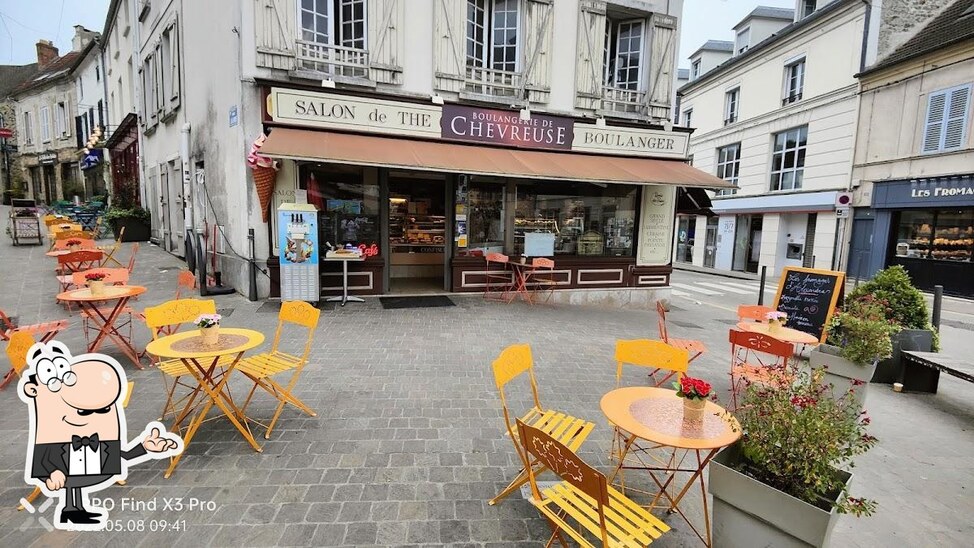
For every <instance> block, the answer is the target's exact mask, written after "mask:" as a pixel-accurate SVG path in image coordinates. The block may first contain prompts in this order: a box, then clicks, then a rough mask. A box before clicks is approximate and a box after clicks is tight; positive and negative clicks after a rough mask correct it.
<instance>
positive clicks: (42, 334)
mask: <svg viewBox="0 0 974 548" xmlns="http://www.w3.org/2000/svg"><path fill="white" fill-rule="evenodd" d="M67 327H68V320H55V321H51V322H41V323H35V324H30V325H17V324H16V323H15V322H14V321H13V320H12V319H10V316H7V315H6V314H4V313H3V310H0V340H4V341H7V340H10V335H12V334H13V332H14V331H27V332H28V333H30V334H31V335H35V336H38V337H39V338H40V341H41V342H47V341H49V340H51V339H53V338H54V337H56V336H57V334H58V333H60V332H61V331H63V330H64V329H66V328H67Z"/></svg>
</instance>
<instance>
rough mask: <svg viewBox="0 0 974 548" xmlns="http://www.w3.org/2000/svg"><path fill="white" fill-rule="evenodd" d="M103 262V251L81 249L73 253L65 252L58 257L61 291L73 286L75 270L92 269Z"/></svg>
mask: <svg viewBox="0 0 974 548" xmlns="http://www.w3.org/2000/svg"><path fill="white" fill-rule="evenodd" d="M100 262H101V253H99V252H97V251H91V250H81V251H72V252H71V253H65V254H64V255H60V256H58V258H57V264H58V274H59V275H58V277H57V280H58V284H60V286H61V291H67V290H68V289H70V288H71V285H72V283H73V278H72V277H71V274H74V273H75V272H82V271H85V270H90V269H92V268H94V267H96V266H98V264H99V263H100Z"/></svg>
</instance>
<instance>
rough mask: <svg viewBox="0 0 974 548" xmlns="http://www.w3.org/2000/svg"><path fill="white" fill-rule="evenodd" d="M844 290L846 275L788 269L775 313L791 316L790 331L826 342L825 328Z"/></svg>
mask: <svg viewBox="0 0 974 548" xmlns="http://www.w3.org/2000/svg"><path fill="white" fill-rule="evenodd" d="M844 287H845V273H844V272H836V271H834V270H816V269H814V268H798V267H787V268H785V269H784V272H782V273H781V281H780V282H779V283H778V293H777V295H776V296H775V299H774V303H775V304H774V308H775V310H778V311H781V312H784V313H785V314H787V315H788V319H787V321H786V322H785V325H786V326H787V327H790V328H792V329H797V330H799V331H803V332H805V333H808V334H810V335H812V336H814V337H816V338H818V340H819V341H824V340H825V327H826V326H827V325H828V324H829V321H830V320H831V319H832V313H833V312H835V305H836V303H838V302H839V298H840V297H841V295H842V292H843V288H844Z"/></svg>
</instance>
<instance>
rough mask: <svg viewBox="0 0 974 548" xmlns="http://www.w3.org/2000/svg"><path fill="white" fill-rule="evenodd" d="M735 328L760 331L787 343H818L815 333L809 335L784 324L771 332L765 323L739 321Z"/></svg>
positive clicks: (752, 331) (750, 331) (754, 331)
mask: <svg viewBox="0 0 974 548" xmlns="http://www.w3.org/2000/svg"><path fill="white" fill-rule="evenodd" d="M737 328H738V329H740V330H741V331H747V332H749V333H761V334H763V335H767V336H769V337H772V338H775V339H778V340H779V341H784V342H787V343H794V344H818V339H816V338H815V335H809V334H808V333H805V332H804V331H799V330H797V329H792V328H790V327H785V326H780V327H778V328H776V329H775V330H774V331H773V332H772V331H771V326H769V325H768V324H766V323H757V322H739V323H738V324H737Z"/></svg>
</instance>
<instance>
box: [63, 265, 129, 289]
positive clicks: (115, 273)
mask: <svg viewBox="0 0 974 548" xmlns="http://www.w3.org/2000/svg"><path fill="white" fill-rule="evenodd" d="M92 272H101V273H102V274H104V275H105V279H104V280H103V281H104V282H105V285H125V284H127V283H129V271H128V270H127V269H125V268H100V267H99V268H92V269H91V270H85V271H83V272H75V273H74V274H72V275H71V283H72V284H73V285H75V286H77V287H84V286H85V284H86V283H88V280H86V279H85V276H87V275H88V274H91V273H92Z"/></svg>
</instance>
